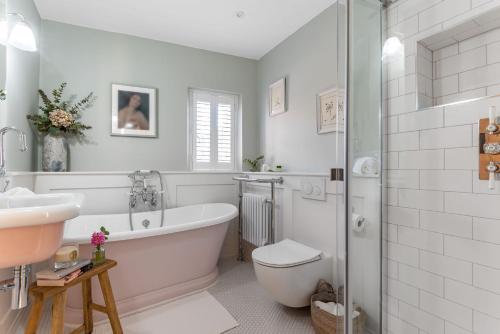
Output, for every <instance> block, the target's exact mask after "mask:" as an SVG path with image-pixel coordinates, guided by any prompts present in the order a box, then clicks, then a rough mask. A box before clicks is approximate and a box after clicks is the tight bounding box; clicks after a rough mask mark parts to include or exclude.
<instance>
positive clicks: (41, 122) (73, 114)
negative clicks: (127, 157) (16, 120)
mask: <svg viewBox="0 0 500 334" xmlns="http://www.w3.org/2000/svg"><path fill="white" fill-rule="evenodd" d="M66 86H67V84H66V83H65V82H63V83H62V84H61V85H60V86H59V87H58V88H56V89H54V90H52V97H49V96H48V95H47V94H46V93H45V92H44V91H43V90H42V89H39V90H38V94H39V95H40V99H41V101H42V105H41V106H39V107H38V108H39V109H40V111H41V113H34V114H31V115H28V116H27V117H28V120H29V121H30V122H31V124H32V126H33V128H34V129H35V130H36V132H37V133H38V135H39V136H40V137H42V138H43V149H42V169H43V171H44V172H66V171H67V170H68V139H75V138H76V139H81V138H83V137H84V135H85V134H84V131H85V130H88V129H90V128H91V127H90V126H88V125H85V124H83V123H82V122H80V121H79V119H80V117H81V112H82V111H83V110H85V109H87V108H88V107H90V106H91V105H92V103H93V102H94V100H95V98H94V94H93V93H90V94H89V95H87V96H86V97H85V98H83V99H81V100H79V101H77V102H75V99H76V97H75V96H72V97H70V98H69V99H68V100H64V99H63V93H64V89H65V88H66Z"/></svg>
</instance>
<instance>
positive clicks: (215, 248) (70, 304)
mask: <svg viewBox="0 0 500 334" xmlns="http://www.w3.org/2000/svg"><path fill="white" fill-rule="evenodd" d="M209 205H210V204H209ZM225 205H227V204H225ZM231 207H232V209H231V210H232V211H231V214H230V215H229V216H228V217H227V219H226V220H225V221H219V222H217V223H216V224H208V226H205V227H198V228H194V229H189V230H184V231H179V232H173V233H167V234H161V235H157V236H147V237H141V238H136V239H127V240H119V241H111V242H109V243H107V244H106V245H105V247H104V248H105V251H106V257H107V258H110V259H113V260H116V261H117V262H118V266H117V267H115V268H113V269H112V270H111V271H110V272H109V274H110V279H111V284H112V287H113V293H114V296H115V300H116V303H117V308H118V312H119V313H120V314H125V313H130V312H133V311H136V310H139V309H142V308H145V307H148V306H151V305H153V304H156V303H159V302H162V301H166V300H169V299H172V298H175V297H179V296H182V295H185V294H188V293H191V292H194V291H197V290H201V289H204V288H207V287H209V286H210V285H211V284H213V283H214V282H215V281H216V279H217V275H218V272H217V261H218V258H219V254H220V252H221V248H222V245H223V242H224V238H225V235H226V232H227V229H228V226H229V222H230V221H231V220H232V219H234V218H235V215H236V214H237V213H235V212H237V210H236V208H235V207H234V206H232V205H231ZM167 211H168V210H167ZM219 220H221V219H219ZM127 223H128V222H127ZM168 228H169V227H168V224H167V227H164V228H159V229H158V230H162V229H168ZM130 233H134V232H130ZM91 252H92V247H91V245H89V244H84V245H80V254H82V256H85V254H91ZM81 293H82V292H81V287H80V286H77V287H74V288H72V289H70V290H69V292H68V299H67V308H66V314H65V322H66V324H67V325H69V326H74V325H80V324H81V321H82V312H83V311H82V299H81ZM92 295H93V299H94V302H97V303H99V304H101V305H104V301H103V299H102V295H101V290H100V287H99V283H98V280H97V279H94V280H93V282H92ZM94 316H95V319H96V321H99V320H101V319H103V317H102V316H101V315H100V314H98V313H97V312H94Z"/></svg>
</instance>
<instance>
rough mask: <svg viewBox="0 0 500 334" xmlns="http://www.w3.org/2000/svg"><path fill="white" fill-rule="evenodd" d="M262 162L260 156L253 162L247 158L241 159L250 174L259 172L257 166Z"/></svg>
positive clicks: (261, 156) (262, 157)
mask: <svg viewBox="0 0 500 334" xmlns="http://www.w3.org/2000/svg"><path fill="white" fill-rule="evenodd" d="M262 160H264V156H263V155H260V156H258V157H257V158H255V160H252V159H248V158H246V159H243V162H244V163H246V164H247V166H248V169H249V170H250V171H251V172H258V171H260V168H259V165H260V163H261V161H262Z"/></svg>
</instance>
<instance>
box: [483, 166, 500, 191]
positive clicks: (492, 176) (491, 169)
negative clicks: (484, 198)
mask: <svg viewBox="0 0 500 334" xmlns="http://www.w3.org/2000/svg"><path fill="white" fill-rule="evenodd" d="M486 170H487V171H488V174H489V179H488V188H489V189H491V190H493V189H495V173H497V172H498V163H497V162H494V161H490V163H489V164H488V166H486Z"/></svg>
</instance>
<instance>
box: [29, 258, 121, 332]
mask: <svg viewBox="0 0 500 334" xmlns="http://www.w3.org/2000/svg"><path fill="white" fill-rule="evenodd" d="M114 266H116V261H113V260H106V261H105V262H104V263H103V264H101V265H98V266H96V267H94V268H92V269H90V270H89V271H87V272H85V273H84V274H82V275H81V276H79V277H78V278H76V279H74V280H73V281H71V282H70V283H68V284H67V285H65V286H36V283H33V285H32V286H31V287H30V294H31V295H32V296H33V298H34V301H33V305H32V306H31V312H30V316H29V320H28V325H27V327H26V331H25V334H36V330H37V328H38V322H39V321H40V317H41V315H42V307H43V303H44V301H45V300H46V299H48V298H50V297H53V302H52V330H51V333H52V334H63V333H64V309H65V307H66V296H67V291H68V288H71V287H72V286H75V285H77V284H80V283H82V300H83V325H81V326H80V327H78V328H76V329H75V330H73V331H72V332H71V334H77V333H85V334H89V333H92V331H93V330H94V321H93V318H92V310H96V311H99V312H102V313H106V314H107V315H108V318H109V321H110V323H111V328H112V329H113V333H114V334H122V333H123V330H122V326H121V324H120V318H118V312H117V311H116V304H115V298H114V297H113V291H112V289H111V283H110V281H109V276H108V270H109V269H111V268H113V267H114ZM96 275H97V277H98V278H99V284H100V285H101V291H102V295H103V297H104V302H105V304H106V306H102V305H98V304H94V303H93V302H92V284H91V283H92V281H91V278H92V277H94V276H96Z"/></svg>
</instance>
